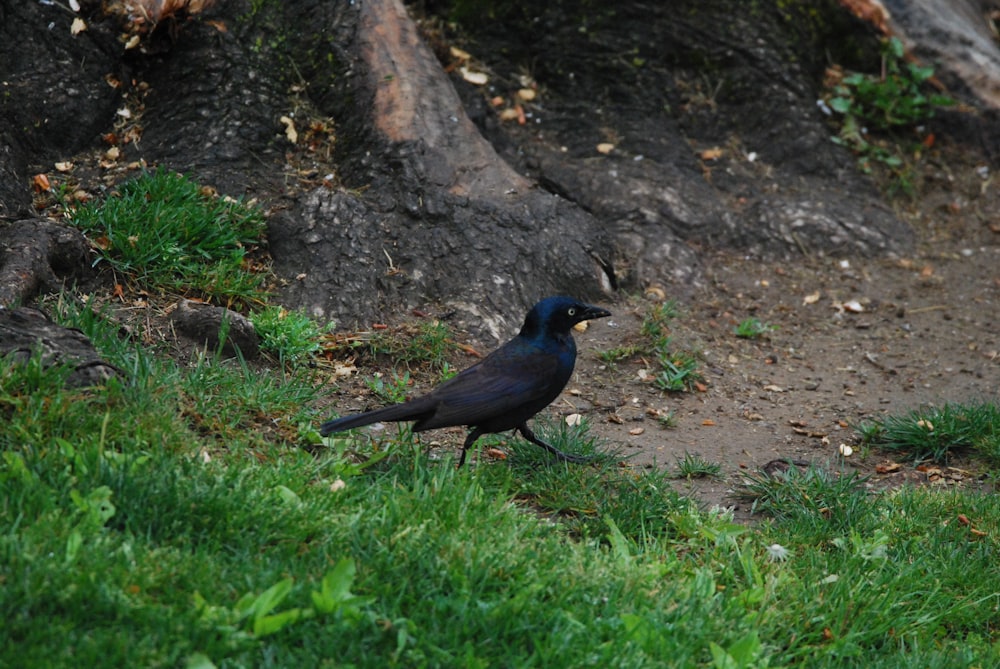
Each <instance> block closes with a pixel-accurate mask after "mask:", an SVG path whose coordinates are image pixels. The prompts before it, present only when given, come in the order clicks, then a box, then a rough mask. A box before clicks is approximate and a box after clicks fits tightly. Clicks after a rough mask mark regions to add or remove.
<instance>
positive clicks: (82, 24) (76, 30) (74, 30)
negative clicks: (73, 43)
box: [69, 16, 87, 35]
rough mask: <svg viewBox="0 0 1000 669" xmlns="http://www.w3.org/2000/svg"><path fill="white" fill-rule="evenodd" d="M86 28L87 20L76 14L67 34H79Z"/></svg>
mask: <svg viewBox="0 0 1000 669" xmlns="http://www.w3.org/2000/svg"><path fill="white" fill-rule="evenodd" d="M86 29H87V22H86V21H84V20H83V19H81V18H80V17H79V16H78V17H76V18H75V19H73V23H72V24H71V25H70V27H69V34H70V35H79V34H80V33H82V32H83V31H84V30H86Z"/></svg>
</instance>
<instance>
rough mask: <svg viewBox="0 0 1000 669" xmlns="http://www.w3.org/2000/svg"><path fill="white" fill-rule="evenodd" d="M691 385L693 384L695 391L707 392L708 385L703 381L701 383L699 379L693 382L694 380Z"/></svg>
mask: <svg viewBox="0 0 1000 669" xmlns="http://www.w3.org/2000/svg"><path fill="white" fill-rule="evenodd" d="M691 385H693V386H694V389H695V390H696V391H698V392H699V393H707V392H708V386H706V385H705V384H704V383H702V382H701V381H695V382H694V383H692V384H691Z"/></svg>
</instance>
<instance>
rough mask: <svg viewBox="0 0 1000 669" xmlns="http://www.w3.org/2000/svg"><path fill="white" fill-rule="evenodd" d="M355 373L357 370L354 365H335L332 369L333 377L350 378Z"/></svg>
mask: <svg viewBox="0 0 1000 669" xmlns="http://www.w3.org/2000/svg"><path fill="white" fill-rule="evenodd" d="M357 371H358V368H357V367H355V366H354V365H351V364H341V365H337V366H335V367H334V368H333V375H334V376H351V375H352V374H356V373H357Z"/></svg>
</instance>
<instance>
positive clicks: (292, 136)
mask: <svg viewBox="0 0 1000 669" xmlns="http://www.w3.org/2000/svg"><path fill="white" fill-rule="evenodd" d="M278 120H279V121H281V123H282V125H284V126H285V138H286V139H287V140H288V141H289V142H291V143H292V144H296V143H298V141H299V133H298V132H297V131H296V130H295V121H293V120H292V119H290V118H289V117H287V116H282V117H281V118H280V119H278Z"/></svg>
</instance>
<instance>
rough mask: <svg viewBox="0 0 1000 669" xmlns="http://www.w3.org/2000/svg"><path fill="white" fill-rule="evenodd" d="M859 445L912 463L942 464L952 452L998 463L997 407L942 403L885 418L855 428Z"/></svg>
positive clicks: (999, 417)
mask: <svg viewBox="0 0 1000 669" xmlns="http://www.w3.org/2000/svg"><path fill="white" fill-rule="evenodd" d="M858 432H859V434H860V435H861V440H862V443H863V444H865V445H868V446H878V447H880V448H883V449H885V450H889V451H896V452H899V453H900V454H904V455H906V456H909V457H912V458H913V459H915V460H933V461H935V462H946V461H947V460H948V459H949V457H950V456H951V455H952V454H953V453H955V452H968V453H976V454H978V455H980V456H981V457H983V458H985V459H987V460H988V461H990V462H991V463H993V464H994V465H996V464H998V463H1000V408H998V406H997V404H995V403H993V402H977V403H967V404H961V403H946V404H944V405H942V406H941V407H940V408H935V407H930V408H926V409H919V410H915V411H909V412H906V413H903V414H898V415H892V416H887V417H885V418H882V419H878V420H874V421H870V422H868V423H865V424H862V425H861V426H859V428H858Z"/></svg>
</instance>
